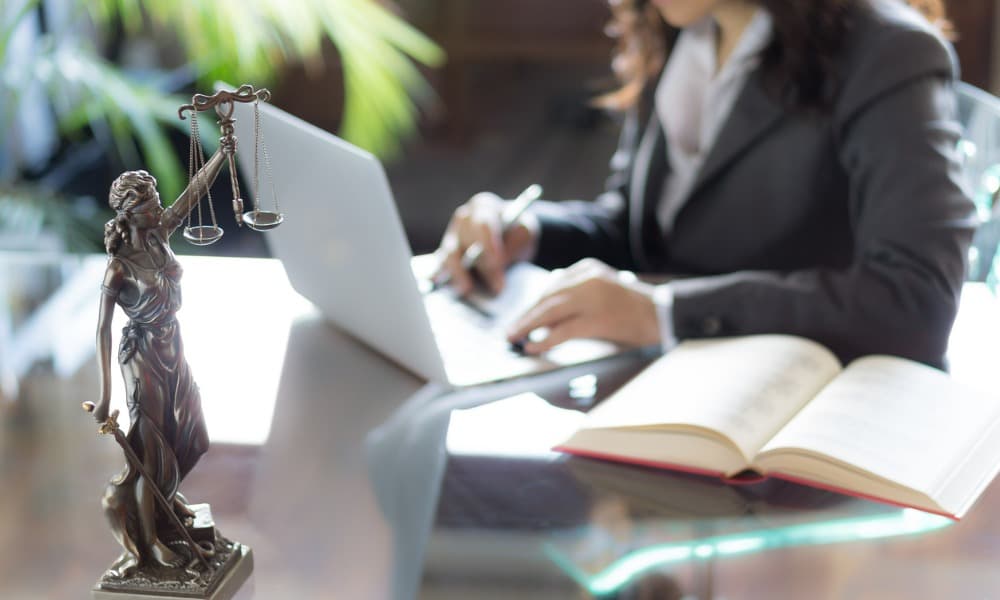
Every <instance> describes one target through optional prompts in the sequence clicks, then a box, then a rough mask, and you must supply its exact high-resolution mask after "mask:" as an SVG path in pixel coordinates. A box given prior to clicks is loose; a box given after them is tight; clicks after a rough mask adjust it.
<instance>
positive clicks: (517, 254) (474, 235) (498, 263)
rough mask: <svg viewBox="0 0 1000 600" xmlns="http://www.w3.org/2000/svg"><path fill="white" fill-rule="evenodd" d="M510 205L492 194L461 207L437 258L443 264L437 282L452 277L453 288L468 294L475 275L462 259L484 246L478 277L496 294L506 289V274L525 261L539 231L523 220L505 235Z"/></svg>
mask: <svg viewBox="0 0 1000 600" xmlns="http://www.w3.org/2000/svg"><path fill="white" fill-rule="evenodd" d="M506 205H507V202H505V201H504V200H503V199H502V198H500V197H499V196H497V195H496V194H493V193H491V192H480V193H478V194H476V195H475V196H473V197H472V198H470V199H469V201H468V202H466V203H465V204H463V205H462V206H459V207H458V208H457V209H456V210H455V214H454V215H452V217H451V221H450V222H449V223H448V229H447V230H445V234H444V237H443V238H442V239H441V246H440V247H439V248H438V250H437V255H438V257H439V260H440V262H441V266H440V267H439V268H438V271H437V273H436V274H435V276H434V280H435V281H440V280H442V279H446V278H448V277H450V278H451V285H452V286H454V288H455V290H456V291H457V292H458V293H459V294H461V295H463V296H464V295H466V294H468V293H469V292H471V291H472V289H473V288H474V287H475V285H474V279H473V276H474V275H473V273H471V272H470V271H469V270H467V269H466V268H465V267H464V266H463V265H462V256H463V255H464V254H465V251H466V250H468V249H469V247H470V246H472V245H473V244H479V245H480V246H482V249H483V250H482V255H481V256H480V257H479V260H478V261H476V264H475V267H474V270H475V275H478V276H479V278H480V279H482V280H483V282H485V283H486V284H487V285H488V286H489V287H490V289H491V290H493V292H494V293H499V292H500V291H501V290H502V289H503V286H504V271H505V270H506V269H507V267H508V266H509V265H510V264H511V263H512V262H514V261H516V260H519V259H522V258H524V255H525V254H526V253H527V251H528V249H529V248H531V247H532V246H533V245H534V241H535V236H536V233H535V229H534V228H532V227H530V226H529V225H528V224H527V223H525V222H524V221H523V219H522V220H519V221H518V222H515V223H514V224H513V225H512V226H511V227H510V228H509V229H508V230H507V232H506V233H503V225H502V222H503V219H502V215H503V210H504V207H505V206H506Z"/></svg>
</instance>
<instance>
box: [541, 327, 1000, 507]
mask: <svg viewBox="0 0 1000 600" xmlns="http://www.w3.org/2000/svg"><path fill="white" fill-rule="evenodd" d="M556 449H557V450H561V451H564V452H568V453H571V454H578V455H582V456H590V457H595V458H605V459H609V460H615V461H622V462H630V463H636V464H644V465H650V466H659V467H665V468H671V469H678V470H682V471H691V472H695V473H702V474H715V475H719V476H722V477H726V478H733V477H738V476H746V475H747V474H748V473H747V472H748V471H749V472H750V474H751V475H752V474H753V473H756V474H759V475H764V476H775V477H779V478H783V479H787V480H790V481H795V482H798V483H805V484H808V485H814V486H817V487H823V488H827V489H831V490H835V491H839V492H843V493H847V494H851V495H855V496H861V497H865V498H870V499H875V500H880V501H884V502H889V503H892V504H898V505H902V506H910V507H913V508H919V509H921V510H925V511H928V512H932V513H937V514H941V515H945V516H948V517H951V518H953V519H959V518H960V517H961V516H962V515H964V514H965V513H966V511H968V510H969V508H970V507H971V506H972V504H973V502H975V500H976V499H977V498H978V497H979V495H980V494H981V493H982V492H983V490H984V489H985V488H986V486H987V485H988V484H989V483H990V482H991V481H992V480H993V477H994V476H995V475H996V473H997V471H998V469H1000V396H997V395H991V394H987V393H985V392H982V391H978V390H976V389H973V388H969V387H965V386H963V385H961V384H959V383H958V382H956V381H954V380H952V379H951V377H949V376H948V375H947V374H945V373H943V372H941V371H938V370H936V369H932V368H930V367H927V366H925V365H922V364H919V363H916V362H913V361H908V360H905V359H901V358H894V357H889V356H868V357H864V358H861V359H858V360H856V361H854V362H852V363H851V364H850V365H849V366H847V367H846V368H842V367H841V365H840V363H839V362H838V361H837V359H836V358H835V357H834V355H833V354H832V353H831V352H830V351H829V350H827V349H826V348H824V347H823V346H821V345H819V344H817V343H815V342H812V341H809V340H806V339H803V338H798V337H793V336H783V335H762V336H748V337H742V338H729V339H722V340H703V341H690V342H684V343H683V344H681V345H680V346H678V347H677V348H676V349H674V350H673V351H671V352H670V353H668V354H666V355H664V356H663V357H662V358H660V359H658V360H657V361H655V362H654V363H652V364H651V365H650V366H649V367H647V368H646V369H645V370H644V371H643V372H642V373H640V374H639V375H638V376H637V377H636V378H635V379H633V380H632V381H630V382H629V383H627V384H626V385H625V386H623V387H622V388H621V389H620V390H619V391H617V392H616V393H614V394H613V395H612V396H610V397H609V398H608V399H607V400H605V401H604V402H603V403H602V404H600V405H599V406H597V407H596V408H595V409H594V410H592V411H591V412H590V413H589V414H588V415H587V419H586V420H585V421H584V424H583V426H582V428H581V429H579V430H578V431H577V432H576V433H574V434H573V435H572V436H571V437H570V438H569V439H568V440H566V441H565V442H563V443H562V444H560V445H558V446H557V447H556Z"/></svg>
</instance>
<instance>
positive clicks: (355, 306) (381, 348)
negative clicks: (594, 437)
mask: <svg viewBox="0 0 1000 600" xmlns="http://www.w3.org/2000/svg"><path fill="white" fill-rule="evenodd" d="M235 117H236V136H237V138H238V140H239V147H238V150H237V153H238V159H239V160H238V162H239V164H240V169H241V170H242V172H243V174H244V177H245V179H246V181H247V182H248V186H249V187H250V188H251V189H250V190H247V191H246V192H245V193H244V196H245V202H246V205H247V206H246V209H247V210H249V209H251V208H252V206H253V205H252V199H251V198H252V194H255V193H256V192H257V191H258V190H256V189H253V188H254V186H255V185H256V184H255V183H254V181H253V178H254V175H253V173H254V167H253V165H254V139H255V137H254V116H253V108H252V106H251V105H248V104H238V105H237V107H236V112H235ZM260 125H261V134H262V138H263V141H264V145H265V146H266V148H267V155H268V158H269V161H270V172H271V175H272V177H273V187H274V193H275V195H276V197H277V200H278V203H279V206H280V210H281V212H283V213H284V214H285V221H284V223H282V225H281V226H280V227H278V228H276V229H273V230H271V231H268V232H266V233H265V236H266V240H267V243H268V245H269V246H270V249H271V252H272V253H273V254H274V256H275V257H277V258H279V259H281V261H282V263H283V265H284V268H285V271H286V272H287V274H288V279H289V281H291V283H292V285H293V286H294V287H295V289H296V290H297V291H298V292H299V293H300V294H302V295H303V296H305V297H306V298H308V299H309V300H310V301H312V302H313V303H314V304H315V305H316V306H317V307H318V308H319V310H320V311H321V312H322V313H323V315H324V316H325V317H326V318H327V319H328V320H330V321H331V322H333V323H334V324H335V325H337V326H338V327H340V328H342V329H343V330H345V331H347V332H348V333H350V334H352V335H353V336H354V337H357V338H358V339H360V340H361V341H363V342H365V343H366V344H368V345H369V346H371V347H372V348H374V349H375V350H377V351H378V352H380V353H381V354H383V355H385V356H386V357H388V358H390V359H392V360H393V361H394V362H396V363H398V364H400V365H402V366H403V367H405V368H406V369H408V370H409V371H412V372H413V373H416V374H417V375H419V376H421V377H423V378H425V379H428V380H431V381H435V382H439V383H444V384H448V385H451V386H455V387H462V386H470V385H476V384H481V383H487V382H492V381H500V380H503V379H508V378H512V377H517V376H521V375H527V374H531V373H538V372H542V371H547V370H551V369H554V368H558V367H562V366H566V365H569V364H576V363H580V362H585V361H589V360H595V359H598V358H602V357H604V356H608V355H610V354H612V353H615V352H616V351H618V350H617V347H616V346H614V345H612V344H608V343H606V342H599V341H590V340H581V341H574V342H568V343H565V344H562V345H560V346H558V347H557V348H555V349H553V350H552V351H551V352H549V353H547V354H546V355H545V356H544V357H527V356H522V355H519V354H517V353H516V352H514V351H513V350H512V349H511V348H510V347H509V344H508V343H507V341H506V337H505V331H506V327H507V326H508V325H509V324H510V323H511V322H512V321H513V320H514V319H516V318H517V317H519V316H520V315H521V314H522V313H523V311H524V310H526V309H527V308H529V307H530V306H531V305H532V304H533V303H534V301H535V300H536V299H538V298H539V297H540V296H541V294H542V293H543V292H544V290H545V287H546V280H547V279H548V276H549V273H548V272H547V271H545V270H544V269H540V268H539V267H536V266H533V265H529V264H518V265H515V266H514V267H512V268H511V270H510V271H509V272H508V274H507V285H506V289H505V290H504V292H503V293H502V294H500V295H499V296H497V297H489V296H486V295H484V294H473V295H472V296H471V297H470V298H467V299H463V298H459V297H457V295H456V294H455V293H454V291H453V290H451V289H450V288H447V287H446V288H441V289H439V290H437V291H433V292H428V290H429V285H428V280H427V278H428V277H429V276H430V275H431V273H432V271H433V270H434V266H435V265H434V259H433V258H432V257H430V256H421V257H416V258H413V256H412V253H411V250H410V247H409V243H408V241H407V239H406V235H405V233H404V231H403V226H402V223H401V222H400V219H399V215H398V214H397V211H396V206H395V204H394V202H393V197H392V193H391V191H390V189H389V183H388V180H387V179H386V175H385V171H384V170H383V168H382V165H381V164H380V163H379V161H378V160H377V159H376V158H375V157H374V156H372V155H371V154H369V153H368V152H366V151H364V150H361V149H359V148H357V147H355V146H352V145H351V144H349V143H347V142H345V141H344V140H341V139H340V138H338V137H336V136H334V135H332V134H330V133H328V132H326V131H323V130H321V129H319V128H317V127H315V126H313V125H310V124H309V123H306V122H304V121H302V120H301V119H298V118H296V117H294V116H292V115H289V114H288V113H286V112H283V111H281V110H279V109H277V108H275V107H273V106H271V105H269V104H261V105H260ZM259 161H260V163H259V164H260V167H259V174H260V183H259V188H260V189H259V192H260V195H259V197H260V202H261V203H262V205H263V206H262V207H261V210H270V206H271V202H272V197H271V192H272V190H271V182H269V181H268V177H267V169H266V168H265V164H264V156H263V153H261V154H260V155H259Z"/></svg>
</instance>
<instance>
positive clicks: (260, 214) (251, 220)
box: [243, 210, 285, 231]
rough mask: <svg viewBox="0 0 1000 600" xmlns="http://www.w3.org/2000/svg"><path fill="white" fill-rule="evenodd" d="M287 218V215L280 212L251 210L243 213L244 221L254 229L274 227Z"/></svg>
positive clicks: (260, 229)
mask: <svg viewBox="0 0 1000 600" xmlns="http://www.w3.org/2000/svg"><path fill="white" fill-rule="evenodd" d="M284 220H285V215H284V214H282V213H278V212H268V211H263V210H251V211H247V212H245V213H243V222H244V223H246V224H247V227H249V228H250V229H253V230H254V231H267V230H268V229H274V228H275V227H277V226H278V225H281V222H282V221H284Z"/></svg>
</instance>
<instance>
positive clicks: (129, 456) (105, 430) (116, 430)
mask: <svg viewBox="0 0 1000 600" xmlns="http://www.w3.org/2000/svg"><path fill="white" fill-rule="evenodd" d="M95 408H96V405H95V404H94V403H93V402H84V403H83V410H85V411H87V412H89V413H92V412H94V409H95ZM97 432H98V433H100V434H101V435H111V436H113V437H114V438H115V441H116V442H118V445H119V446H121V447H122V450H123V451H124V452H125V458H126V460H128V463H129V465H130V466H131V467H132V468H133V469H135V470H136V471H138V472H139V474H140V475H142V476H143V478H145V480H146V481H148V482H149V487H150V489H151V490H153V497H154V498H156V499H157V500H158V501H159V503H160V508H162V509H163V511H164V512H165V513H167V515H169V516H170V522H171V523H172V524H173V526H174V528H176V529H177V531H178V532H179V533H180V534H181V536H182V537H183V538H184V541H185V542H187V544H188V546H190V547H191V550H192V552H194V553H195V556H197V557H198V560H199V561H201V564H203V565H205V568H206V569H208V570H211V569H212V565H211V564H210V563H209V562H208V557H207V556H206V553H205V550H204V548H202V547H201V546H199V545H198V544H197V543H195V541H194V539H193V538H192V537H191V532H189V531H188V530H187V527H185V526H184V524H183V523H181V519H180V517H178V516H177V513H175V512H174V508H173V506H171V505H170V503H169V502H167V499H166V498H164V497H163V492H161V491H160V488H158V487H156V484H155V483H154V482H155V481H156V480H155V479H153V478H152V477H150V476H149V475H148V474H147V473H146V468H145V467H144V466H143V465H142V461H141V460H139V457H138V456H137V455H136V453H135V450H133V449H132V446H131V445H130V444H129V443H128V438H126V437H125V434H124V433H122V430H121V428H120V427H118V409H115V410H113V411H111V414H110V415H108V419H107V421H105V422H104V423H102V424H101V426H100V427H98V429H97Z"/></svg>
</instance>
